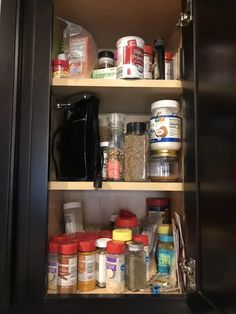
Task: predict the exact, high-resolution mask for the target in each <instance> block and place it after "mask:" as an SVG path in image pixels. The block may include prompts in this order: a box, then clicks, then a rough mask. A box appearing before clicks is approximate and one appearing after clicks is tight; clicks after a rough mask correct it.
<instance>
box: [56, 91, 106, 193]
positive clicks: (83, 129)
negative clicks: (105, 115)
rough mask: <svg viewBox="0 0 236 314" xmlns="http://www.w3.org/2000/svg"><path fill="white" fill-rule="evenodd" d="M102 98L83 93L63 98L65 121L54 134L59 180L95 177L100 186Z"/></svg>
mask: <svg viewBox="0 0 236 314" xmlns="http://www.w3.org/2000/svg"><path fill="white" fill-rule="evenodd" d="M98 106H99V99H98V98H97V97H95V96H94V95H92V94H88V93H81V94H78V95H72V96H70V97H68V98H66V99H63V100H61V101H60V102H59V103H58V104H57V108H58V109H59V110H61V111H62V113H63V122H62V125H61V126H59V127H58V128H57V130H56V131H55V132H54V135H53V138H52V156H53V163H54V168H55V173H56V179H57V180H59V181H94V184H95V187H101V181H102V180H101V154H100V137H99V124H98Z"/></svg>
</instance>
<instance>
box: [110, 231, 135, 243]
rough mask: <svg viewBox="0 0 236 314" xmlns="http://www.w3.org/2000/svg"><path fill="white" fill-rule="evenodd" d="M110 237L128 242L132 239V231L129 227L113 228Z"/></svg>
mask: <svg viewBox="0 0 236 314" xmlns="http://www.w3.org/2000/svg"><path fill="white" fill-rule="evenodd" d="M112 239H113V240H117V241H123V242H128V241H131V240H132V231H131V230H129V229H115V230H113V231H112Z"/></svg>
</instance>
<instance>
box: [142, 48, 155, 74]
mask: <svg viewBox="0 0 236 314" xmlns="http://www.w3.org/2000/svg"><path fill="white" fill-rule="evenodd" d="M143 51H144V62H143V78H144V79H152V68H153V48H152V46H147V45H145V46H144V49H143Z"/></svg>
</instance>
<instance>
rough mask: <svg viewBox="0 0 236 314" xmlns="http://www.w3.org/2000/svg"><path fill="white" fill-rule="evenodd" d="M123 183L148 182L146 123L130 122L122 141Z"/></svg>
mask: <svg viewBox="0 0 236 314" xmlns="http://www.w3.org/2000/svg"><path fill="white" fill-rule="evenodd" d="M124 148H125V168H124V179H125V181H147V180H148V157H149V137H148V134H147V133H146V123H144V122H130V123H128V124H127V131H126V135H125V140H124Z"/></svg>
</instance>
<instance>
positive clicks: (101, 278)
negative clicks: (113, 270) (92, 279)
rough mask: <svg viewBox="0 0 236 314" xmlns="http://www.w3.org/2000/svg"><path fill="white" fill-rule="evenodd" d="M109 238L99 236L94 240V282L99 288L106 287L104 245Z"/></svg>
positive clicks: (105, 245)
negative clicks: (95, 249)
mask: <svg viewBox="0 0 236 314" xmlns="http://www.w3.org/2000/svg"><path fill="white" fill-rule="evenodd" d="M108 241H111V239H110V238H100V239H97V241H96V248H97V251H96V284H97V286H98V287H99V288H105V287H106V247H107V242H108Z"/></svg>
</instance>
